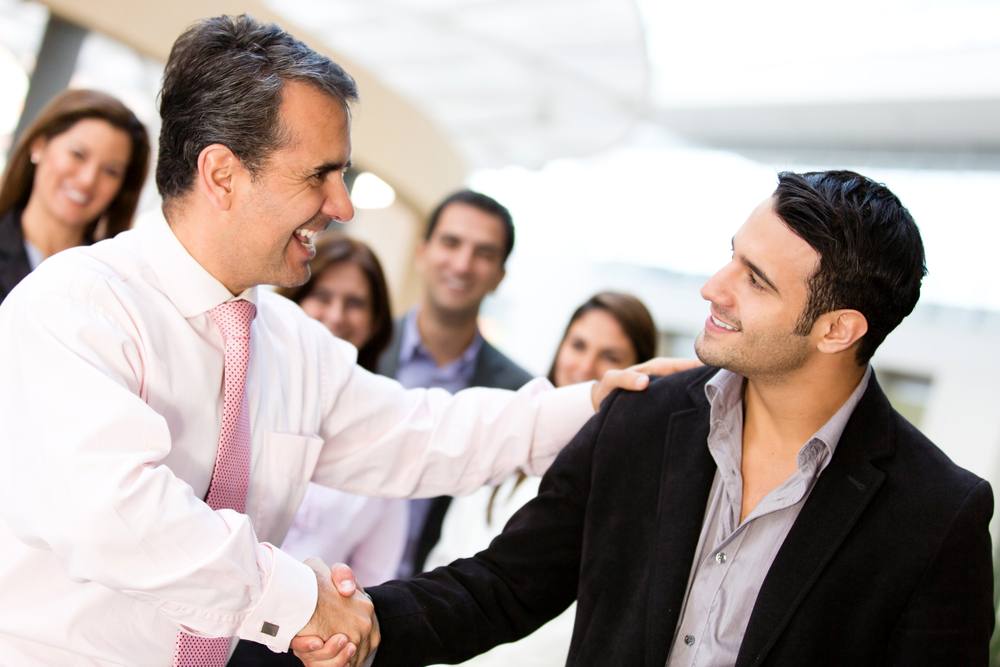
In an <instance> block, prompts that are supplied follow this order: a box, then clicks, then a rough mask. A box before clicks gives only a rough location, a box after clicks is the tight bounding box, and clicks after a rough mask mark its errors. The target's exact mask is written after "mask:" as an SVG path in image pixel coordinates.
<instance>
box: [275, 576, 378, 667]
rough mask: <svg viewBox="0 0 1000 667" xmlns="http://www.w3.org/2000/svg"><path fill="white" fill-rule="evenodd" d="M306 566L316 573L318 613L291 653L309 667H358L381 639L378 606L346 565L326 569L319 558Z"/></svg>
mask: <svg viewBox="0 0 1000 667" xmlns="http://www.w3.org/2000/svg"><path fill="white" fill-rule="evenodd" d="M306 565H308V566H309V567H311V568H312V569H313V571H314V572H315V573H316V583H317V585H318V587H319V595H318V597H317V599H316V611H315V612H313V617H312V618H311V619H310V620H309V623H307V624H306V626H305V627H304V628H302V630H300V631H299V633H298V635H296V637H295V638H294V639H293V640H292V651H293V652H294V653H295V655H296V656H298V658H299V659H300V660H302V662H304V663H305V664H306V665H309V666H310V667H344V666H345V665H350V666H351V667H358V666H359V665H363V664H364V662H365V660H367V659H368V656H369V655H370V654H371V652H372V651H374V650H375V647H377V646H378V644H379V640H380V638H381V636H380V635H379V630H378V619H376V618H375V606H374V605H373V604H372V601H371V600H370V599H369V598H368V596H367V595H365V592H364V589H362V588H361V587H360V586H358V585H357V582H356V581H355V579H354V572H353V571H351V568H349V567H347V566H346V565H344V564H343V563H337V564H336V565H334V566H333V567H332V568H330V567H327V566H326V565H325V564H324V563H323V561H322V560H320V559H319V558H310V559H308V560H307V561H306Z"/></svg>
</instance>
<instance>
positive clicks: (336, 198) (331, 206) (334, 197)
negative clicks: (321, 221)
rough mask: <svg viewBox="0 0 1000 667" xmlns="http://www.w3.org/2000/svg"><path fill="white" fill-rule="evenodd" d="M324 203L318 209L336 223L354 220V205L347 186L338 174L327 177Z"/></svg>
mask: <svg viewBox="0 0 1000 667" xmlns="http://www.w3.org/2000/svg"><path fill="white" fill-rule="evenodd" d="M324 194H325V197H326V199H325V201H324V202H323V207H322V208H321V209H320V210H321V211H322V212H323V214H324V215H327V216H329V217H331V218H333V219H334V220H336V221H337V222H349V221H350V220H352V219H353V218H354V203H353V202H352V201H351V195H350V193H349V192H348V191H347V185H346V184H345V183H344V180H343V179H342V178H341V177H340V175H339V174H332V173H331V174H330V175H329V176H328V177H327V187H326V192H325V193H324Z"/></svg>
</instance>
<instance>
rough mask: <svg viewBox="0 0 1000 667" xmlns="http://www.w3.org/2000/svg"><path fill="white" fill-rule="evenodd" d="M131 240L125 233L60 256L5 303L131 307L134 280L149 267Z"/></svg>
mask: <svg viewBox="0 0 1000 667" xmlns="http://www.w3.org/2000/svg"><path fill="white" fill-rule="evenodd" d="M130 240H131V239H130V238H129V233H128V232H125V233H123V234H120V235H119V236H118V237H116V238H114V239H109V240H107V241H102V242H100V243H97V244H94V245H92V246H79V247H76V248H70V249H68V250H64V251H62V252H60V253H57V254H55V255H53V256H52V257H49V258H48V259H46V260H45V261H44V262H42V263H41V265H39V267H38V268H37V269H35V270H34V271H32V272H31V273H30V274H28V276H27V277H25V279H24V280H22V281H21V283H20V284H19V285H18V286H17V288H16V289H15V290H13V291H12V292H11V294H10V296H9V297H8V298H7V300H6V301H5V302H4V303H5V304H7V303H8V302H10V303H11V304H12V307H18V305H22V306H28V305H31V304H41V303H42V302H43V301H45V302H47V301H48V300H50V299H68V300H70V301H76V302H80V303H89V304H90V305H92V306H94V307H98V308H105V309H113V307H114V305H115V304H122V303H128V302H129V301H131V300H132V299H133V297H134V295H133V294H132V288H131V287H130V285H129V280H130V278H132V276H134V275H135V274H137V273H140V272H142V271H143V270H144V269H146V268H148V266H149V265H148V262H147V261H146V260H145V258H143V257H142V255H141V253H139V252H138V249H137V248H136V247H135V246H134V244H132V243H130ZM39 307H42V306H41V305H39Z"/></svg>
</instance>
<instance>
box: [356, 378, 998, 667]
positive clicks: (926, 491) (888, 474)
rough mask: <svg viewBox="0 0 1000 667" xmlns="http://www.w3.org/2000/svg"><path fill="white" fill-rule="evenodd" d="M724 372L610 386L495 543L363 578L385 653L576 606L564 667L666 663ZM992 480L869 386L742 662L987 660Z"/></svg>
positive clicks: (474, 640)
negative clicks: (386, 577) (443, 561)
mask: <svg viewBox="0 0 1000 667" xmlns="http://www.w3.org/2000/svg"><path fill="white" fill-rule="evenodd" d="M714 372H715V369H705V368H701V369H695V370H693V371H687V372H684V373H678V374H676V375H672V376H669V377H662V378H654V379H653V381H652V382H651V383H650V386H649V388H648V389H647V390H646V391H644V392H636V393H631V392H615V393H614V394H612V395H611V397H609V398H608V399H607V400H606V401H605V403H604V405H603V406H602V409H601V411H600V413H599V414H598V415H596V416H595V417H594V418H593V419H591V420H590V422H588V423H587V425H586V426H585V427H584V428H583V430H581V431H580V433H579V434H578V435H577V436H576V438H574V439H573V441H572V442H571V443H570V444H569V445H568V446H567V447H566V448H565V449H564V450H563V452H562V453H561V454H560V455H559V457H558V458H557V459H556V461H555V463H554V464H553V465H552V467H551V468H550V470H549V471H548V472H547V473H546V475H545V477H544V478H543V480H542V484H541V489H540V491H539V495H538V497H537V498H535V499H534V500H532V501H531V502H530V503H528V504H527V505H526V506H525V507H523V508H522V509H521V510H520V511H519V512H518V513H517V514H516V515H515V516H514V517H513V518H512V519H511V521H510V522H509V523H508V524H507V527H506V529H505V530H504V532H503V534H501V535H500V536H499V537H498V538H497V539H496V540H494V542H493V543H492V544H491V545H490V548H489V549H488V550H486V551H484V552H481V553H480V554H478V555H476V556H475V557H474V558H470V559H463V560H459V561H456V562H455V563H453V564H452V565H450V566H448V567H446V568H438V569H436V570H434V571H433V572H429V573H426V574H423V575H421V576H419V577H417V578H415V579H412V580H410V581H408V582H389V583H387V584H385V585H382V586H377V587H372V588H370V589H368V592H369V593H370V594H371V597H372V598H373V600H374V602H375V611H376V613H377V615H378V619H379V624H380V627H381V631H382V644H381V646H379V649H378V653H377V656H376V660H375V665H376V666H379V665H391V666H393V667H404V666H409V665H426V664H433V663H453V662H460V661H462V660H465V659H467V658H469V657H471V656H473V655H475V654H478V653H481V652H483V651H485V650H487V649H489V648H491V647H492V646H494V645H496V644H499V643H504V642H508V641H512V640H515V639H517V638H520V637H523V636H525V635H527V634H529V633H531V632H532V631H534V630H535V629H536V628H538V627H539V626H541V625H542V624H543V623H544V622H546V621H547V620H549V619H551V618H553V617H555V616H556V615H557V614H559V613H560V612H561V611H562V610H564V609H565V608H566V607H567V606H569V604H570V603H571V602H572V601H573V600H574V599H576V600H578V606H577V615H576V625H575V628H574V632H573V640H572V644H571V647H570V651H569V657H568V660H567V665H571V666H574V667H576V666H583V665H595V666H596V665H602V666H603V665H629V666H630V667H631V666H640V665H644V666H645V667H663V665H664V664H665V663H666V660H667V655H668V653H669V650H670V647H671V645H672V643H673V639H674V632H675V629H676V627H677V623H678V619H679V616H680V613H681V606H682V604H683V602H684V596H685V593H686V588H687V583H688V577H689V574H690V571H691V564H692V560H693V558H694V554H695V550H696V547H697V544H698V538H699V535H700V532H701V527H702V520H703V518H704V514H705V507H706V504H707V501H708V495H709V490H710V488H711V486H712V479H713V477H714V475H715V468H716V467H715V461H714V460H713V459H712V456H711V454H710V453H709V451H708V447H707V439H708V433H709V403H708V400H707V399H706V397H705V390H704V388H705V383H706V381H707V380H708V379H709V378H710V377H711V376H712V375H713V374H714ZM992 511H993V494H992V490H991V488H990V485H989V484H988V483H987V482H985V481H983V480H981V479H979V478H978V477H976V476H975V475H973V474H972V473H969V472H967V471H965V470H963V469H961V468H959V467H958V466H956V465H955V464H954V463H952V462H951V461H950V460H949V459H948V458H947V457H946V456H945V455H944V454H943V453H942V452H941V451H940V450H939V449H938V448H937V447H935V446H934V445H933V444H932V443H931V442H930V441H929V440H927V438H925V437H924V436H923V435H922V434H921V433H920V432H919V431H917V430H916V429H915V428H914V427H913V426H911V425H910V424H909V423H908V422H906V421H905V420H904V419H903V418H902V417H901V416H900V415H899V414H898V413H896V412H895V411H894V410H893V409H892V408H891V407H890V405H889V402H888V400H887V399H886V397H885V394H883V393H882V390H881V389H880V388H879V386H878V383H877V381H876V380H875V377H874V376H872V378H871V381H870V383H869V386H868V389H867V391H866V392H865V394H864V396H863V397H862V399H861V401H860V403H859V404H858V406H857V408H856V409H855V411H854V413H853V415H852V416H851V419H850V421H849V422H848V424H847V427H846V429H845V430H844V433H843V436H842V437H841V439H840V442H839V444H838V446H837V449H836V451H835V453H834V456H833V458H832V459H831V461H830V463H829V465H828V467H827V468H826V470H824V471H823V473H822V475H820V477H819V479H818V480H817V481H816V485H815V487H814V488H813V491H812V493H811V495H810V496H809V498H808V499H807V501H806V503H805V505H804V506H803V508H802V511H801V513H800V514H799V516H798V518H797V519H796V521H795V524H794V525H793V526H792V528H791V530H790V531H789V533H788V536H787V537H786V539H785V541H784V543H783V545H782V546H781V549H780V550H779V551H778V554H777V556H776V557H775V559H774V562H773V564H772V566H771V568H770V570H769V572H768V574H767V576H766V578H765V579H764V582H763V584H762V586H761V589H760V592H759V594H758V597H757V601H756V604H755V606H754V609H753V612H752V615H751V617H750V621H749V624H748V626H747V629H746V634H745V636H744V640H743V644H742V647H741V649H740V653H739V657H738V659H737V662H736V665H737V667H749V666H751V665H774V666H777V665H781V666H787V667H801V666H802V665H810V667H812V666H815V665H851V666H852V667H854V666H857V665H899V666H901V667H902V666H906V667H909V666H912V665H934V666H935V667H937V666H939V665H986V663H987V661H988V645H989V641H990V635H991V633H992V630H993V623H994V612H993V568H992V553H991V552H992V550H991V540H990V533H989V522H990V517H991V515H992Z"/></svg>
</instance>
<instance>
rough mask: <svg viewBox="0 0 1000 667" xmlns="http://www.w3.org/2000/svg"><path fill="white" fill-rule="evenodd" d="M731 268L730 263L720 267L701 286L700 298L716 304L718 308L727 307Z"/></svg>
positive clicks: (729, 296)
mask: <svg viewBox="0 0 1000 667" xmlns="http://www.w3.org/2000/svg"><path fill="white" fill-rule="evenodd" d="M731 267H732V263H729V264H727V265H726V266H724V267H722V268H721V269H719V270H718V271H716V272H715V275H713V276H712V277H711V278H709V279H708V281H707V282H706V283H705V284H704V285H702V286H701V298H703V299H705V301H711V302H712V303H717V304H719V305H720V306H727V305H729V299H730V298H731V295H730V290H729V287H728V285H729V277H730V276H729V274H730V273H731Z"/></svg>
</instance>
